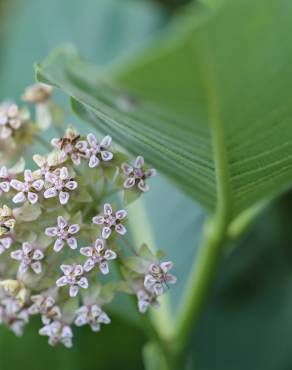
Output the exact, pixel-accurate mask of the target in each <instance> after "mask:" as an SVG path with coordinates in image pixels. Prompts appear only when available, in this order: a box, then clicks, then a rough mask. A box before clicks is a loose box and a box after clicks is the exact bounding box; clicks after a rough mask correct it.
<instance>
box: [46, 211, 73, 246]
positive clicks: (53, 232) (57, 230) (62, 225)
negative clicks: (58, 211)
mask: <svg viewBox="0 0 292 370" xmlns="http://www.w3.org/2000/svg"><path fill="white" fill-rule="evenodd" d="M79 230H80V227H79V225H78V224H74V225H68V222H67V221H66V220H65V219H64V217H62V216H59V217H58V218H57V226H55V227H48V228H47V229H46V230H45V234H46V235H47V236H51V237H54V236H57V240H56V241H55V244H54V251H55V252H60V250H62V249H63V247H64V245H65V244H67V245H68V246H69V247H70V248H71V249H76V248H77V240H76V238H75V237H73V236H72V235H74V234H76V233H77V232H78V231H79Z"/></svg>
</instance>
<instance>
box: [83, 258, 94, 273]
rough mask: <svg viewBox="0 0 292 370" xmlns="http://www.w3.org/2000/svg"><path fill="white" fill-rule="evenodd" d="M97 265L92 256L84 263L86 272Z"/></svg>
mask: <svg viewBox="0 0 292 370" xmlns="http://www.w3.org/2000/svg"><path fill="white" fill-rule="evenodd" d="M94 266H95V263H94V261H93V259H92V258H89V259H88V260H87V261H86V262H85V263H84V270H85V271H86V272H88V271H90V270H92V269H93V267H94Z"/></svg>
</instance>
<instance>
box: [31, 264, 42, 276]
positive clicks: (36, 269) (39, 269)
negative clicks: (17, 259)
mask: <svg viewBox="0 0 292 370" xmlns="http://www.w3.org/2000/svg"><path fill="white" fill-rule="evenodd" d="M31 268H32V270H33V271H34V272H35V273H36V274H40V273H41V272H42V264H41V263H40V262H39V261H37V262H34V263H32V264H31Z"/></svg>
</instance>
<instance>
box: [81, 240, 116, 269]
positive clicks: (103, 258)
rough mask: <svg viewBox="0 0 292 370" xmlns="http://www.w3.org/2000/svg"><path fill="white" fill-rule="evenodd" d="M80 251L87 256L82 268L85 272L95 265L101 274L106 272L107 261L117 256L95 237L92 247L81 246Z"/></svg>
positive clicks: (107, 267)
mask: <svg viewBox="0 0 292 370" xmlns="http://www.w3.org/2000/svg"><path fill="white" fill-rule="evenodd" d="M80 253H81V254H83V255H84V256H86V257H89V258H88V260H87V261H86V262H85V264H84V270H85V271H86V272H87V271H90V270H92V269H93V267H94V266H95V265H98V266H99V269H100V271H101V272H102V273H103V274H108V273H109V266H108V264H109V261H111V260H114V259H116V258H117V254H116V253H115V252H114V251H112V250H111V249H106V248H105V245H104V241H103V240H102V239H97V240H96V241H95V243H94V246H92V247H84V248H81V249H80Z"/></svg>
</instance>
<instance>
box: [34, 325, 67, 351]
mask: <svg viewBox="0 0 292 370" xmlns="http://www.w3.org/2000/svg"><path fill="white" fill-rule="evenodd" d="M39 334H40V335H45V336H48V337H49V344H50V345H51V346H55V345H57V344H58V343H63V344H64V346H65V347H67V348H71V347H72V338H73V333H72V329H71V327H70V326H69V325H66V324H65V323H63V322H61V321H60V320H55V321H53V322H52V323H50V324H47V325H45V326H44V327H42V328H41V329H40V330H39Z"/></svg>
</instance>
